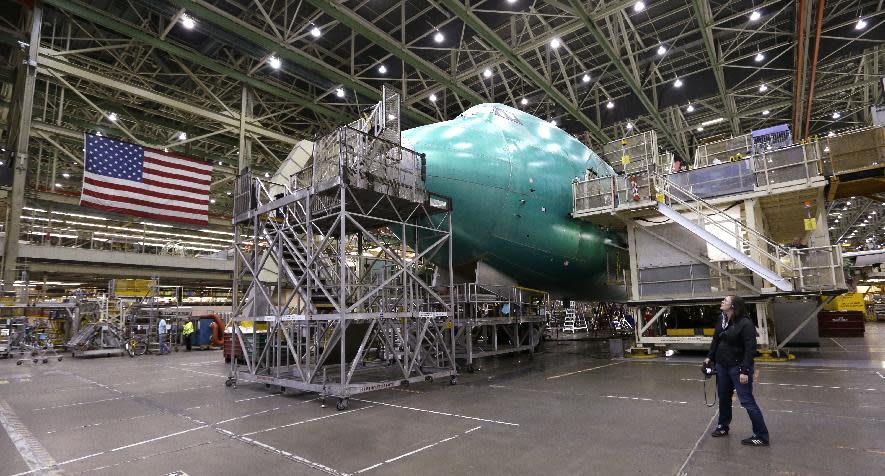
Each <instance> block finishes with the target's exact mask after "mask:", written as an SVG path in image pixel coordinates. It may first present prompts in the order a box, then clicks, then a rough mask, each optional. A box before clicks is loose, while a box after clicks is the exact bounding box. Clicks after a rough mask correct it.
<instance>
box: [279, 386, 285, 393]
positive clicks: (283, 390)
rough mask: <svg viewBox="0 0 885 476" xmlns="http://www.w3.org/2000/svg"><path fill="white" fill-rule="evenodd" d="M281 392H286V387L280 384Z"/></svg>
mask: <svg viewBox="0 0 885 476" xmlns="http://www.w3.org/2000/svg"><path fill="white" fill-rule="evenodd" d="M280 393H286V387H284V386H282V385H280Z"/></svg>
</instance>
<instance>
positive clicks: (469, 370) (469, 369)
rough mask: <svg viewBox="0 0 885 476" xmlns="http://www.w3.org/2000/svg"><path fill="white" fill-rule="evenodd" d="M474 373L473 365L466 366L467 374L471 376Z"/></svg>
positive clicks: (474, 367)
mask: <svg viewBox="0 0 885 476" xmlns="http://www.w3.org/2000/svg"><path fill="white" fill-rule="evenodd" d="M474 372H476V366H475V365H473V364H467V373H470V374H472V373H474Z"/></svg>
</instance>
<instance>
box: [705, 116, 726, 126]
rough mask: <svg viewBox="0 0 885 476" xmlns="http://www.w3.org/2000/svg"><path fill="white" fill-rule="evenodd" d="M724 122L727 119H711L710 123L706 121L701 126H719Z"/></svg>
mask: <svg viewBox="0 0 885 476" xmlns="http://www.w3.org/2000/svg"><path fill="white" fill-rule="evenodd" d="M724 120H725V118H723V117H717V118H716V119H710V120H709V121H704V122H702V123H701V125H702V126H712V125H713V124H719V123H720V122H722V121H724Z"/></svg>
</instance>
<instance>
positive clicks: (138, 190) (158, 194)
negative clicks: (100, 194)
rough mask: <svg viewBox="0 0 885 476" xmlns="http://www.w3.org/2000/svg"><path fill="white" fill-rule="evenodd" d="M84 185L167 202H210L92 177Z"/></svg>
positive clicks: (85, 180)
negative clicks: (161, 199)
mask: <svg viewBox="0 0 885 476" xmlns="http://www.w3.org/2000/svg"><path fill="white" fill-rule="evenodd" d="M83 183H84V187H85V186H86V185H91V186H92V187H90V188H91V189H92V190H100V189H101V188H110V189H113V190H119V191H124V192H132V193H137V194H141V195H146V196H150V197H156V198H165V199H167V200H179V201H182V202H187V203H194V204H197V205H208V204H209V200H206V199H200V198H192V197H186V196H183V195H181V194H172V193H163V192H158V191H156V190H151V189H149V188H144V187H133V186H131V185H122V184H117V183H113V182H109V181H104V180H97V179H94V178H92V177H83Z"/></svg>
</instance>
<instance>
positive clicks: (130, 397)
mask: <svg viewBox="0 0 885 476" xmlns="http://www.w3.org/2000/svg"><path fill="white" fill-rule="evenodd" d="M206 388H211V385H202V386H199V387H189V388H181V389H175V390H165V391H162V392H153V393H145V394H142V395H124V396H122V397H114V398H104V399H101V400H89V401H85V402H75V403H66V404H64V405H55V406H53V407H43V408H35V409H33V410H31V411H34V412H39V411H43V410H56V409H59V408H68V407H77V406H81V405H92V404H95V403H105V402H112V401H114V400H126V399H132V398H141V397H146V396H149V395H165V394H167V393H178V392H189V391H191V390H202V389H206Z"/></svg>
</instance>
